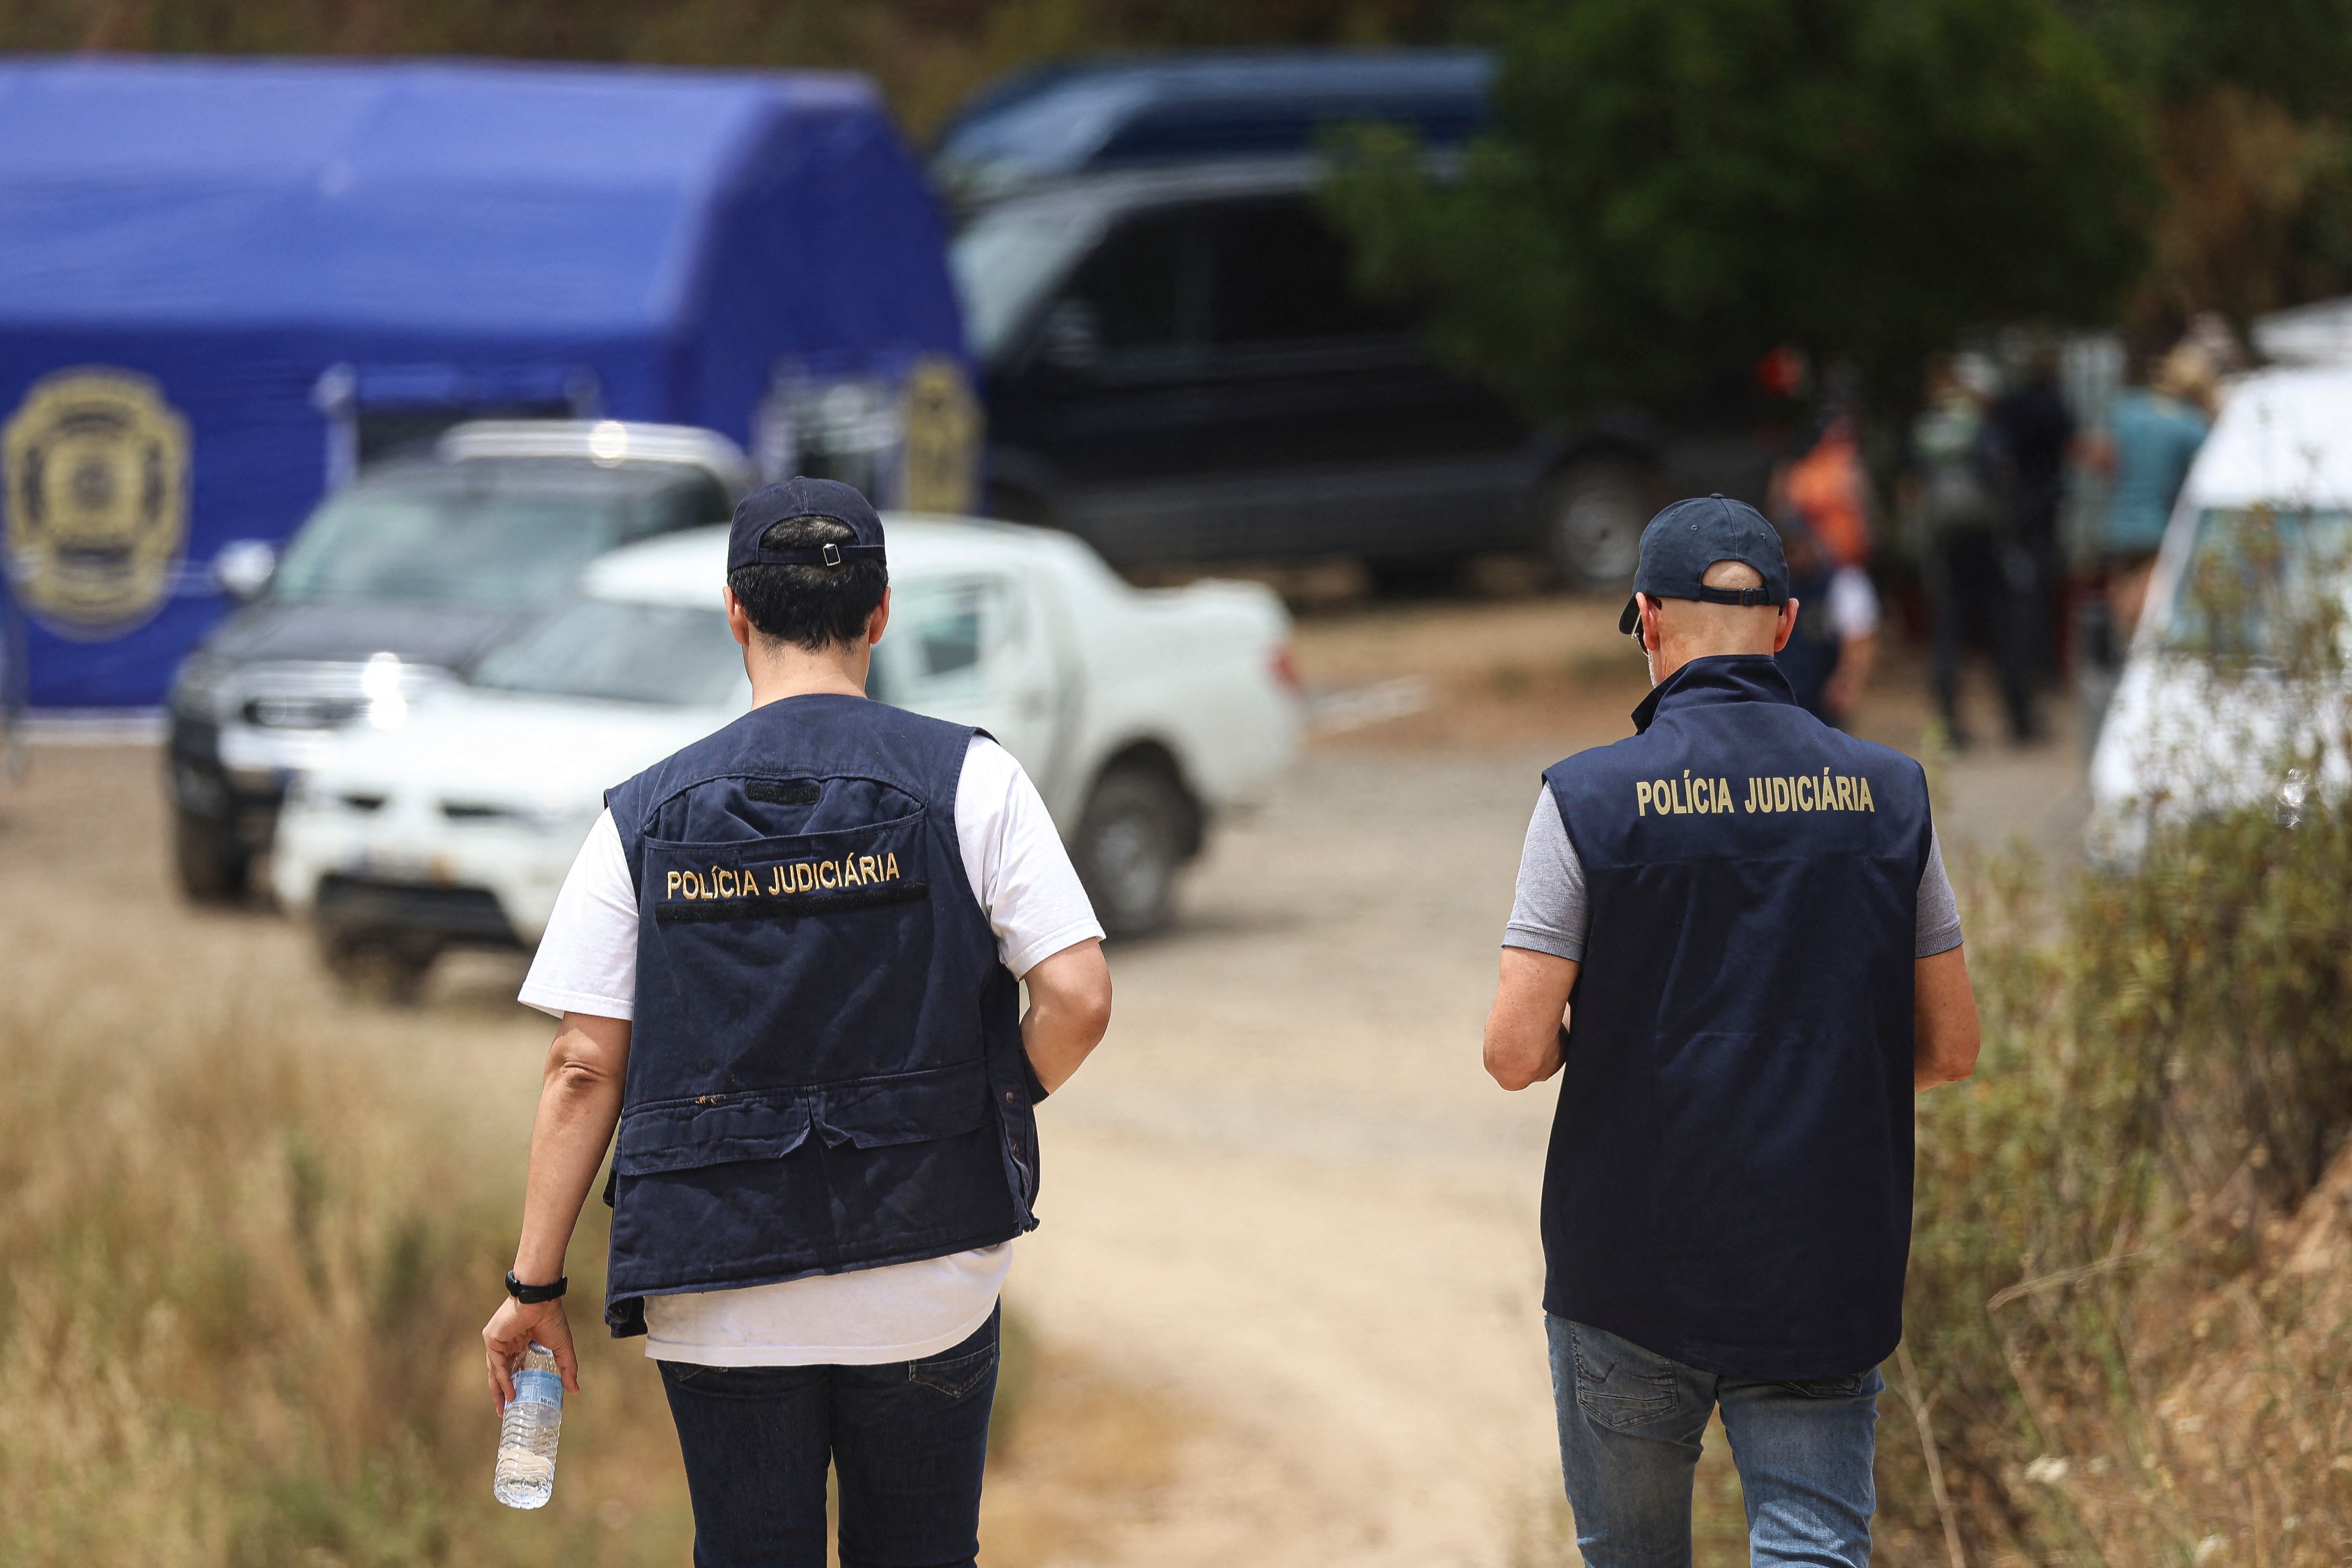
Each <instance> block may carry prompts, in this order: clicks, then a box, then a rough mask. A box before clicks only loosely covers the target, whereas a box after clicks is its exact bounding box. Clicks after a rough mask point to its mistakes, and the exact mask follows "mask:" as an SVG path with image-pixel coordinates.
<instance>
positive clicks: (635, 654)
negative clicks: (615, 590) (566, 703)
mask: <svg viewBox="0 0 2352 1568" xmlns="http://www.w3.org/2000/svg"><path fill="white" fill-rule="evenodd" d="M470 679H471V680H472V682H473V684H474V685H478V686H486V687H488V688H489V689H491V690H493V691H505V692H536V693H540V694H541V695H547V696H562V697H595V698H600V699H602V700H604V701H606V702H626V703H659V704H662V705H664V706H675V707H715V706H721V705H723V704H727V703H729V702H731V701H736V700H740V699H741V698H742V697H743V696H744V695H746V690H747V686H746V682H745V680H744V675H743V654H742V650H741V649H740V648H739V647H738V646H737V645H736V643H735V639H734V638H733V637H731V636H730V635H729V634H728V631H727V617H726V615H725V614H724V613H722V612H719V611H716V610H696V609H689V608H687V607H685V606H682V605H674V604H630V603H625V602H623V601H618V600H611V599H579V600H575V601H572V603H570V604H567V605H565V606H564V607H563V608H562V610H559V611H557V612H555V613H554V614H552V615H551V616H548V617H547V618H546V619H544V620H541V621H540V622H536V623H535V624H533V625H531V626H530V627H528V628H526V629H525V630H523V631H522V632H519V633H517V634H516V635H515V636H512V637H510V638H509V639H507V640H506V641H504V642H502V643H499V644H498V645H497V646H496V647H494V648H492V649H491V650H490V651H489V652H488V653H485V654H483V655H482V657H481V659H480V661H479V662H478V663H477V664H475V666H474V670H473V673H472V675H471V677H470Z"/></svg>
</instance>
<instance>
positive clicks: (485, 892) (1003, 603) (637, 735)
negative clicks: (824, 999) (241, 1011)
mask: <svg viewBox="0 0 2352 1568" xmlns="http://www.w3.org/2000/svg"><path fill="white" fill-rule="evenodd" d="M887 528H888V532H889V541H890V576H891V582H892V588H893V595H892V612H891V620H890V630H889V632H888V633H887V635H886V636H885V637H884V638H883V640H882V642H881V643H879V644H878V645H877V648H876V650H875V662H874V674H873V686H874V693H873V695H876V696H877V697H878V698H880V699H881V700H883V701H885V702H890V703H895V704H897V705H898V706H902V707H907V708H911V709H913V710H915V711H916V712H919V713H927V714H932V715H935V716H939V717H941V718H949V719H953V720H955V721H957V722H958V723H962V724H972V725H977V726H979V727H982V728H984V729H986V730H987V731H988V732H989V733H990V734H992V735H993V736H994V737H996V738H997V739H998V740H999V741H1000V742H1002V743H1003V745H1004V747H1006V748H1007V749H1008V750H1010V751H1011V752H1012V753H1013V756H1014V757H1016V758H1019V759H1020V761H1021V764H1022V766H1023V767H1024V768H1026V769H1027V770H1028V773H1029V776H1030V778H1031V779H1034V780H1035V782H1036V784H1037V787H1038V789H1039V791H1040V792H1041V793H1042V794H1043V795H1044V797H1045V804H1046V807H1047V809H1048V810H1050V811H1051V812H1052V813H1053V817H1054V821H1055V823H1056V824H1057V825H1058V826H1059V827H1060V829H1061V831H1062V836H1063V838H1064V839H1065V840H1066V841H1067V842H1068V844H1069V846H1070V850H1071V854H1072V857H1073V859H1074V860H1075V861H1076V863H1077V866H1078V870H1079V873H1080V874H1081V875H1082V876H1083V877H1084V878H1085V880H1086V883H1087V889H1088V891H1089V893H1091V894H1092V895H1093V898H1094V901H1095V906H1096V911H1097V914H1098V915H1099V916H1100V917H1101V919H1102V923H1103V925H1104V927H1105V928H1106V929H1107V930H1108V931H1110V932H1111V933H1112V934H1113V935H1114V936H1136V935H1140V934H1143V933H1146V932H1149V931H1151V930H1153V929H1155V928H1157V927H1158V926H1160V925H1162V924H1163V923H1164V922H1165V921H1166V920H1167V918H1168V915H1169V913H1170V907H1171V899H1172V896H1173V891H1174V883H1175V878H1176V873H1177V872H1178V870H1179V869H1180V867H1181V865H1182V864H1183V862H1185V861H1186V860H1188V859H1189V858H1191V857H1192V855H1194V854H1196V853H1197V852H1199V850H1200V848H1201V845H1202V835H1203V833H1204V831H1205V830H1206V828H1207V826H1208V824H1209V822H1210V821H1211V819H1212V818H1213V817H1214V816H1215V815H1216V814H1217V813H1218V812H1220V811H1222V810H1226V809H1228V808H1231V807H1234V806H1236V805H1241V804H1244V803H1245V802H1248V801H1250V800H1253V799H1255V797H1257V796H1259V795H1261V794H1262V793H1263V792H1264V791H1265V789H1267V787H1268V786H1269V785H1271V784H1272V782H1273V781H1274V779H1276V776H1278V775H1279V774H1280V773H1281V772H1282V771H1283V769H1284V768H1286V767H1287V766H1288V765H1289V763H1290V761H1291V759H1292V758H1293V757H1294V755H1295V754H1296V752H1297V744H1298V731H1299V704H1298V700H1297V697H1298V693H1297V682H1296V678H1295V676H1294V674H1293V672H1292V668H1291V662H1290V645H1289V634H1290V622H1289V618H1288V616H1287V614H1286V612H1285V611H1284V610H1283V607H1282V605H1281V602H1280V601H1278V600H1277V599H1276V597H1275V596H1274V595H1273V594H1272V593H1270V592H1268V591H1266V590H1265V589H1263V588H1261V587H1258V586H1256V585H1255V584H1249V583H1234V582H1203V583H1197V584H1194V585H1193V586H1192V587H1189V588H1181V589H1166V590H1138V589H1134V588H1130V587H1129V585H1128V584H1127V583H1126V582H1125V581H1123V580H1120V579H1119V578H1118V576H1117V575H1116V574H1114V573H1113V572H1112V571H1111V570H1109V569H1108V567H1106V566H1105V565H1104V564H1103V563H1102V561H1101V559H1099V558H1097V556H1096V555H1095V554H1094V552H1093V551H1092V550H1090V549H1088V548H1087V546H1086V545H1084V544H1082V543H1080V542H1079V541H1078V540H1076V539H1075V538H1070V537H1068V536H1066V535H1063V534H1057V533H1053V532H1048V531H1045V530H1043V529H1037V528H1022V527H1018V526H1015V525H1013V524H1007V523H992V522H975V521H969V520H963V519H953V518H929V517H891V518H889V519H888V521H887ZM725 559H726V530H725V529H724V528H704V529H696V530H693V531H691V532H686V533H679V534H676V535H671V536H668V537H666V538H660V539H656V540H653V541H650V542H647V543H645V544H639V545H633V546H630V547H629V548H627V549H621V550H616V551H614V553H613V554H611V555H608V556H605V557H604V558H603V559H600V560H598V561H596V562H595V563H594V564H593V565H592V566H591V567H590V568H589V569H588V570H587V572H586V573H585V574H584V576H583V579H582V584H581V590H580V592H579V594H578V596H577V597H576V598H574V599H572V601H569V602H568V603H566V604H564V605H562V607H560V608H558V609H557V610H555V611H554V612H551V613H550V614H548V615H547V616H545V617H542V618H541V619H538V620H536V621H534V622H531V623H530V625H528V626H526V627H523V628H521V629H520V630H519V631H518V632H515V633H514V634H513V635H511V636H509V638H508V639H507V640H505V641H504V642H502V643H499V644H498V645H496V646H494V647H492V648H491V649H490V650H489V651H488V652H487V653H485V654H484V655H483V656H482V657H481V658H480V660H479V661H478V663H477V664H475V665H474V666H473V668H472V669H471V671H470V672H469V673H468V680H467V684H466V685H462V686H458V687H456V688H454V689H444V690H440V691H436V692H435V693H432V694H430V695H425V696H423V697H414V698H413V697H411V696H409V695H405V694H406V690H407V688H406V687H405V685H404V683H403V682H401V681H400V680H398V679H397V678H396V677H397V675H398V674H399V672H398V671H396V670H386V671H383V672H379V673H378V674H379V675H380V678H378V679H377V680H376V681H375V682H374V688H373V689H377V690H380V691H381V692H382V693H383V696H382V697H381V699H380V700H378V701H376V702H375V703H374V704H373V706H371V707H370V710H369V711H368V713H367V714H366V716H365V722H363V723H361V724H357V725H354V726H352V727H351V728H350V729H348V730H346V731H345V732H343V734H342V735H341V737H340V738H339V740H338V742H337V744H336V745H335V746H334V747H333V748H332V749H331V751H329V752H328V753H327V754H326V755H324V756H322V757H321V758H319V759H318V760H317V762H316V763H315V764H314V765H313V766H312V767H311V768H310V769H309V770H308V771H306V772H305V773H304V774H303V776H302V777H301V778H300V779H299V781H298V782H297V784H296V785H295V788H294V789H293V792H292V794H291V796H290V797H289V802H288V805H287V808H286V810H284V812H283V813H282V815H281V817H280V819H279V821H278V831H277V841H276V846H275V854H274V856H273V871H272V879H273V883H274V885H275V888H276V891H277V894H278V900H279V902H280V904H282V905H283V906H284V907H285V908H287V909H288V910H289V911H291V912H294V913H296V914H298V915H306V916H308V917H310V919H311V920H312V921H313V922H314V923H315V925H316V926H317V929H318V932H319V935H320V939H321V945H322V948H323V950H324V951H325V952H326V954H327V955H328V957H329V960H330V962H331V963H335V964H337V965H338V966H346V965H348V966H352V967H365V968H368V969H371V970H373V972H375V973H377V974H379V975H383V974H387V973H388V974H389V976H390V977H391V978H392V980H393V982H394V989H395V990H397V989H402V988H413V987H414V985H415V982H416V981H417V980H418V979H420V978H421V977H423V975H424V972H425V968H426V967H428V966H429V965H430V964H431V963H432V962H433V959H434V958H435V956H437V955H438V954H439V953H440V952H441V951H442V950H443V949H444V948H446V947H447V946H452V945H464V944H471V945H487V946H531V945H533V944H535V943H536V942H537V941H538V939H539V936H540V934H541V931H542V930H544V929H545V926H546V924H547V918H548V915H549V913H550V911H551V909H552V908H553V906H554V903H555V896H556V893H557V891H558V890H559V889H560V888H561V886H562V881H563V876H564V873H565V872H566V871H567V870H568V869H569V867H570V865H571V862H572V856H573V854H574V853H575V852H576V851H577V850H578V848H579V845H580V842H581V841H582V840H583V838H584V837H585V836H586V833H587V831H588V829H589V827H590V826H591V825H592V824H593V822H594V821H595V818H596V813H597V812H598V810H600V809H601V806H602V801H603V794H604V790H605V789H607V788H609V787H611V786H612V785H614V784H617V783H619V782H620V781H621V780H623V779H627V778H629V777H630V776H631V775H633V774H635V773H636V772H638V771H639V770H641V769H643V768H646V767H647V766H649V765H650V764H652V763H654V762H656V761H657V760H659V759H660V758H663V757H665V756H667V755H668V754H669V753H670V752H672V751H674V750H676V749H677V748H678V747H682V746H684V745H686V744H687V743H688V742H689V741H691V740H694V739H697V738H698V737H701V736H703V735H706V734H709V732H710V731H711V730H714V729H716V728H718V727H719V726H721V725H723V724H725V723H727V722H728V721H729V720H730V719H732V718H733V717H735V716H737V715H739V714H740V713H742V712H744V711H745V710H746V708H747V707H748V706H750V703H751V688H750V685H749V684H748V683H747V682H746V681H745V679H744V675H743V669H742V664H741V658H740V650H739V649H738V648H737V647H736V644H735V643H734V642H733V640H732V639H731V638H730V637H729V635H728V632H727V624H726V618H725V616H724V615H723V614H722V613H721V612H720V610H719V585H720V583H721V582H722V581H723V580H724V578H725V570H724V569H725ZM379 657H380V658H390V655H380V656H379ZM362 684H363V685H365V684H366V683H364V682H363V683H362Z"/></svg>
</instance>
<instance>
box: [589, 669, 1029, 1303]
mask: <svg viewBox="0 0 2352 1568" xmlns="http://www.w3.org/2000/svg"><path fill="white" fill-rule="evenodd" d="M972 734H973V732H972V731H971V730H970V729H968V728H964V727H959V726H956V725H950V724H943V723H941V722H940V721H939V720H937V719H930V718H924V717H921V716H918V715H915V714H910V713H907V712H905V711H903V710H901V709H898V708H894V707H887V706H884V705H882V704H880V703H877V702H869V701H866V699H864V698H860V697H850V696H832V695H810V696H797V697H788V698H785V699H784V700H782V701H781V702H774V703H770V704H767V705H766V706H761V707H757V708H754V709H752V710H751V712H750V713H748V714H746V715H744V716H742V717H741V718H740V719H737V720H736V721H735V722H734V723H733V724H731V725H729V726H728V727H726V728H725V729H722V730H720V731H719V733H718V734H716V735H713V736H710V737H707V738H706V739H703V740H699V741H697V742H696V743H695V744H694V745H692V746H689V747H687V748H686V749H685V750H683V751H681V752H679V753H677V755H676V756H674V757H672V758H669V759H668V760H667V761H665V762H661V763H658V764H656V765H655V766H654V767H653V768H648V769H646V771H645V772H643V773H641V774H639V775H638V776H637V777H636V778H635V779H630V780H629V781H628V782H627V783H625V784H624V785H622V786H621V787H620V788H618V789H614V790H613V791H611V792H610V793H609V794H608V795H607V796H606V797H605V803H606V805H607V806H609V807H610V808H611V810H612V813H613V821H614V826H616V827H617V828H618V829H619V830H620V835H621V844H622V847H623V849H624V850H625V852H626V853H627V855H628V862H629V874H630V875H631V876H632V877H633V878H634V879H635V883H636V890H637V912H638V922H637V995H636V1021H635V1027H634V1029H633V1030H632V1031H631V1035H630V1042H629V1071H628V1081H627V1085H626V1090H625V1095H624V1098H623V1101H622V1108H621V1125H620V1133H619V1137H618V1140H617V1142H616V1144H615V1145H614V1152H613V1179H612V1185H611V1186H610V1187H609V1188H608V1189H607V1197H609V1198H610V1200H611V1202H612V1204H613V1245H612V1259H611V1263H610V1266H609V1269H608V1270H607V1273H606V1277H605V1297H604V1321H605V1322H607V1323H609V1324H611V1325H612V1328H613V1332H614V1334H615V1335H616V1336H618V1335H625V1334H633V1333H644V1332H645V1304H644V1300H643V1298H645V1297H646V1296H649V1295H663V1294H668V1293H673V1292H677V1291H709V1290H718V1289H724V1288H728V1287H732V1286H739V1285H757V1284H765V1283H769V1282H771V1281H779V1280H792V1279H798V1278H800V1277H802V1276H803V1275H809V1274H821V1273H822V1274H833V1273H840V1272H843V1271H844V1270H851V1269H870V1268H875V1267H877V1266H879V1265H881V1264H885V1263H902V1262H908V1261H912V1260H916V1259H920V1258H938V1257H943V1256H945V1255H947V1254H949V1253H951V1252H961V1251H963V1250H965V1249H969V1248H973V1247H986V1246H992V1245H993V1244H995V1243H997V1242H1000V1241H1004V1240H1007V1239H1011V1238H1012V1237H1013V1236H1016V1235H1019V1234H1020V1233H1022V1232H1023V1231H1025V1230H1028V1229H1031V1228H1034V1226H1035V1224H1036V1221H1035V1219H1034V1218H1032V1215H1031V1208H1030V1206H1031V1205H1032V1203H1034V1200H1035V1197H1036V1192H1037V1134H1036V1124H1035V1119H1034V1114H1033V1113H1032V1110H1031V1103H1032V1099H1033V1094H1032V1084H1033V1083H1034V1079H1033V1078H1032V1077H1031V1075H1030V1073H1029V1071H1028V1063H1027V1059H1026V1058H1025V1056H1024V1054H1023V1051H1022V1045H1021V1026H1020V1016H1019V1007H1020V990H1019V986H1018V983H1017V982H1016V981H1015V980H1014V979H1013V976H1012V973H1011V972H1010V971H1009V970H1007V969H1006V968H1005V967H1004V966H1003V964H1002V963H1000V962H999V961H998V959H997V956H996V939H995V936H994V934H993V933H992V931H991V930H990V928H989V924H988V918H987V915H985V914H984V913H983V912H982V909H981V907H980V904H979V901H978V900H977V899H976V898H975V897H974V896H973V892H972V889H971V884H970V883H969V882H968V881H967V880H966V879H965V876H964V872H963V859H962V855H961V852H960V851H959V849H958V846H957V842H956V831H955V797H956V786H957V783H958V781H959V780H960V779H961V777H962V772H963V759H964V752H965V750H966V749H967V748H968V747H970V745H971V737H972Z"/></svg>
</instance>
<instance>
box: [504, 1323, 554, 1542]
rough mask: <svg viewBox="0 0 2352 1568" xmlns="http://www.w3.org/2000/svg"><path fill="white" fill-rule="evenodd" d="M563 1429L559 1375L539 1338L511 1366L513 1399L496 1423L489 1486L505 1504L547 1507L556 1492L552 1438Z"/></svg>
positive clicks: (508, 1402) (516, 1506) (523, 1506)
mask: <svg viewBox="0 0 2352 1568" xmlns="http://www.w3.org/2000/svg"><path fill="white" fill-rule="evenodd" d="M562 1430H563V1375H562V1373H560V1372H558V1371H556V1370H555V1355H554V1353H553V1352H551V1351H550V1350H549V1349H548V1348H547V1347H546V1346H545V1345H543V1344H541V1343H539V1342H538V1341H536V1340H533V1341H532V1342H531V1345H530V1349H529V1350H528V1351H526V1352H524V1353H523V1358H522V1364H521V1365H520V1366H519V1367H517V1368H515V1375H514V1397H513V1398H512V1399H509V1400H508V1401H507V1413H506V1418H505V1419H504V1420H502V1421H501V1422H499V1468H498V1471H497V1473H496V1474H495V1475H494V1476H493V1477H492V1478H491V1480H490V1490H491V1491H492V1492H494V1493H496V1494H497V1496H498V1500H499V1501H500V1502H502V1503H504V1504H506V1505H507V1506H508V1507H509V1508H545V1507H546V1506H547V1499H548V1496H549V1494H550V1493H551V1492H553V1491H554V1490H555V1439H556V1437H558V1436H559V1435H560V1434H561V1433H562Z"/></svg>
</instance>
